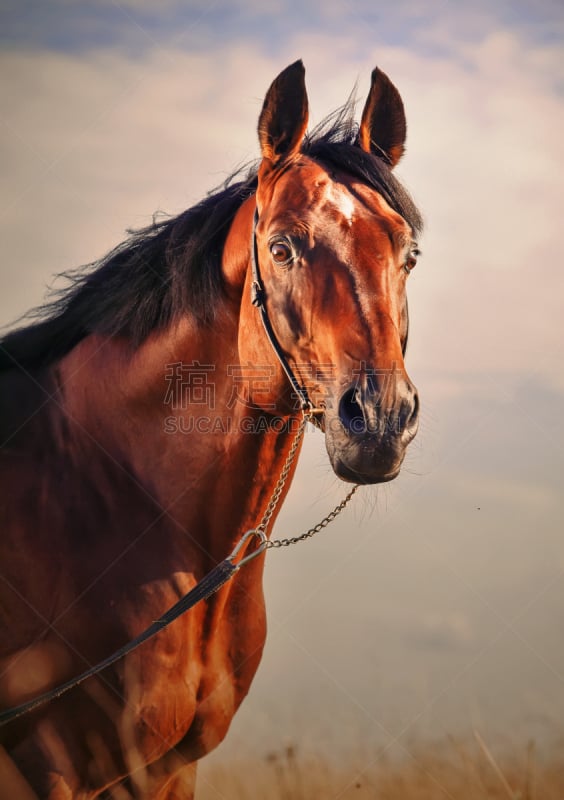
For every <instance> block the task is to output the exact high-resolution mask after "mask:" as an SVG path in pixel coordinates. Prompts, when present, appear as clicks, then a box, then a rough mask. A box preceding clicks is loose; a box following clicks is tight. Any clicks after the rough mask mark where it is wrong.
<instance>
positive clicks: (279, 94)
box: [258, 61, 308, 167]
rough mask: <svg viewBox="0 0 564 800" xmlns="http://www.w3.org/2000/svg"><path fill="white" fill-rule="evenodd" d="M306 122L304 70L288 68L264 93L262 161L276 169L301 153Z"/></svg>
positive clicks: (299, 66) (260, 129) (297, 64)
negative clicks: (283, 162) (267, 162)
mask: <svg viewBox="0 0 564 800" xmlns="http://www.w3.org/2000/svg"><path fill="white" fill-rule="evenodd" d="M307 120H308V103H307V94H306V88H305V69H304V65H303V64H302V62H301V61H296V62H295V63H294V64H290V66H289V67H286V69H285V70H284V71H283V72H281V73H280V75H279V76H278V77H277V78H276V79H275V80H274V81H273V82H272V84H271V86H270V89H269V90H268V92H267V93H266V97H265V98H264V103H263V106H262V111H261V114H260V117H259V123H258V136H259V142H260V149H261V153H262V157H263V159H265V160H266V161H269V162H270V165H271V166H272V167H276V166H277V165H278V164H280V163H281V162H282V161H285V160H287V159H290V158H292V157H293V156H295V155H297V153H299V152H300V148H301V145H302V141H303V138H304V136H305V132H306V128H307Z"/></svg>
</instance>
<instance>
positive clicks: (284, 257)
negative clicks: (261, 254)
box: [270, 239, 294, 266]
mask: <svg viewBox="0 0 564 800" xmlns="http://www.w3.org/2000/svg"><path fill="white" fill-rule="evenodd" d="M270 255H271V256H272V260H273V261H274V263H275V264H278V265H279V266H285V265H286V264H289V263H290V262H291V261H292V259H293V257H294V256H293V253H292V248H291V247H290V245H289V244H288V243H287V242H284V241H281V240H280V239H278V240H277V241H275V242H272V243H271V245H270Z"/></svg>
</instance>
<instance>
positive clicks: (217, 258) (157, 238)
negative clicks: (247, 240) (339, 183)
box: [0, 95, 422, 371]
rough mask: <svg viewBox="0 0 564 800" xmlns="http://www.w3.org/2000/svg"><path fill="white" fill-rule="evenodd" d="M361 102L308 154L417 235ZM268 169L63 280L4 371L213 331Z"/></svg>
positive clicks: (17, 342) (326, 128)
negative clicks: (93, 346)
mask: <svg viewBox="0 0 564 800" xmlns="http://www.w3.org/2000/svg"><path fill="white" fill-rule="evenodd" d="M355 105H356V102H355V99H354V96H352V95H351V97H350V98H349V99H348V100H347V102H346V103H345V105H343V106H342V107H341V108H339V109H337V111H335V112H333V113H332V114H330V115H329V116H328V117H326V118H325V119H324V120H323V121H322V122H321V123H320V124H319V125H318V126H316V128H315V129H314V130H313V131H312V132H311V133H309V134H308V135H307V136H306V138H305V140H304V143H303V146H302V152H303V153H304V154H305V155H307V156H309V157H310V158H313V159H315V160H316V161H319V162H320V163H322V164H323V165H324V166H327V167H330V168H334V169H339V170H343V171H346V172H348V173H350V174H352V175H354V176H355V177H357V178H358V179H360V180H362V181H363V182H364V183H366V184H367V185H369V186H372V187H373V188H374V189H376V190H377V191H378V192H379V193H380V194H381V195H382V196H383V197H384V198H385V199H386V201H387V202H388V203H389V205H390V206H391V207H392V208H393V209H394V210H395V211H397V213H398V214H400V216H402V217H403V218H404V219H405V220H406V221H407V222H408V224H409V225H410V226H411V228H412V229H413V231H414V233H418V232H420V230H421V228H422V218H421V215H420V213H419V211H418V210H417V208H416V206H415V204H414V202H413V200H412V199H411V197H410V195H409V194H408V192H407V191H406V190H405V188H404V187H403V186H402V185H401V183H400V182H399V181H398V180H397V179H396V178H395V177H394V176H393V175H392V173H391V170H390V168H389V167H388V164H387V163H386V161H385V160H384V158H382V157H379V156H377V155H373V154H369V153H366V152H365V151H363V150H362V149H361V148H360V147H358V145H357V138H358V125H357V124H356V123H355V121H354V111H355ZM258 165H259V162H258V161H257V162H256V163H254V164H252V165H251V166H248V165H247V166H243V167H241V168H239V169H237V170H236V171H235V172H234V173H233V174H232V175H231V176H230V177H229V178H227V180H226V181H225V182H224V183H223V184H222V185H221V186H220V187H219V188H218V189H216V190H214V191H212V192H210V194H208V195H207V196H206V197H205V198H204V199H203V200H201V201H200V202H199V203H197V204H196V205H195V206H193V207H192V208H189V209H188V210H186V211H183V212H182V213H181V214H178V215H177V216H175V217H170V218H164V219H163V218H160V219H158V218H157V217H156V216H155V217H154V218H153V222H152V223H151V224H150V225H148V226H147V227H144V228H141V229H139V230H134V231H128V234H129V237H128V238H127V239H126V240H125V241H124V242H122V243H121V244H120V245H118V246H117V247H116V248H115V249H113V250H112V251H111V252H110V253H108V254H107V255H106V256H104V257H103V258H101V259H100V260H98V261H95V262H93V263H91V264H87V265H85V266H84V267H80V268H78V269H76V270H71V271H68V272H64V273H62V276H63V277H64V278H66V279H67V281H68V282H69V285H68V286H67V287H66V288H65V289H63V290H62V291H59V292H58V293H56V294H55V295H54V297H53V298H52V299H50V300H48V302H47V303H45V304H44V305H41V306H39V307H38V308H36V309H34V310H32V311H31V312H29V314H27V315H25V317H24V319H28V320H30V323H29V324H27V325H25V326H23V327H20V328H18V329H16V330H14V331H12V332H10V333H8V334H7V335H6V336H5V337H4V338H3V339H1V340H0V371H2V370H7V369H10V368H12V367H14V366H16V367H17V366H19V367H24V368H33V367H41V366H47V365H48V364H50V363H52V362H53V361H56V360H57V359H59V358H62V357H63V356H64V355H65V354H66V353H68V352H69V351H70V350H71V349H72V348H73V347H74V346H75V345H77V344H78V343H79V342H80V341H81V340H82V339H84V338H85V337H86V336H88V335H90V334H93V333H97V334H101V335H107V336H117V335H119V336H124V337H126V339H128V340H129V342H130V343H131V346H132V347H133V348H136V347H138V346H139V345H141V344H142V343H143V341H144V340H145V339H146V338H147V336H148V335H149V334H150V333H151V332H152V331H155V330H159V329H163V328H165V327H166V326H167V325H169V324H170V323H171V322H172V321H174V320H175V319H177V318H178V317H179V316H180V315H183V314H189V315H191V316H192V317H193V318H194V319H196V320H197V321H198V322H199V323H200V324H202V325H207V324H210V323H211V322H212V321H213V319H214V317H215V315H216V313H217V309H218V306H219V305H220V301H221V298H222V296H223V293H224V288H223V284H222V277H221V257H222V252H223V247H224V244H225V239H226V236H227V232H228V230H229V227H230V224H231V222H232V220H233V218H234V216H235V214H236V212H237V210H238V209H239V208H240V206H241V205H242V203H243V202H244V201H245V200H246V199H247V198H248V197H250V196H251V195H252V194H254V192H255V191H256V188H257V171H258Z"/></svg>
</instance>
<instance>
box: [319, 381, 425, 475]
mask: <svg viewBox="0 0 564 800" xmlns="http://www.w3.org/2000/svg"><path fill="white" fill-rule="evenodd" d="M418 424H419V398H418V395H417V390H416V389H415V387H414V386H413V384H412V383H411V382H410V381H409V379H408V378H407V377H403V376H399V375H396V376H395V380H394V382H393V386H390V387H386V388H384V389H383V388H381V387H378V386H375V385H374V384H373V383H371V382H370V381H365V382H364V385H356V384H355V385H353V386H348V387H347V388H346V389H345V390H344V391H343V392H342V393H341V395H340V397H339V399H338V401H337V402H336V403H335V404H334V405H333V406H332V407H328V409H327V412H326V415H325V442H326V446H327V452H328V454H329V458H330V460H331V465H332V467H333V470H334V471H335V474H336V475H337V476H338V477H339V478H341V479H342V480H345V481H350V482H352V483H362V484H367V483H383V482H385V481H391V480H393V479H394V478H395V477H397V475H398V474H399V471H400V468H401V465H402V462H403V459H404V456H405V452H406V448H407V446H408V444H409V443H410V442H411V441H412V439H413V438H414V436H415V434H416V433H417V428H418Z"/></svg>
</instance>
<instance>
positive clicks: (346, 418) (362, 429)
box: [339, 388, 366, 433]
mask: <svg viewBox="0 0 564 800" xmlns="http://www.w3.org/2000/svg"><path fill="white" fill-rule="evenodd" d="M339 419H340V420H341V424H342V425H343V427H344V428H345V430H346V431H347V432H348V433H366V420H365V418H364V414H363V413H362V407H361V405H360V403H359V402H358V389H356V388H352V389H348V390H347V391H346V392H345V393H344V394H343V396H342V397H341V402H340V403H339Z"/></svg>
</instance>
